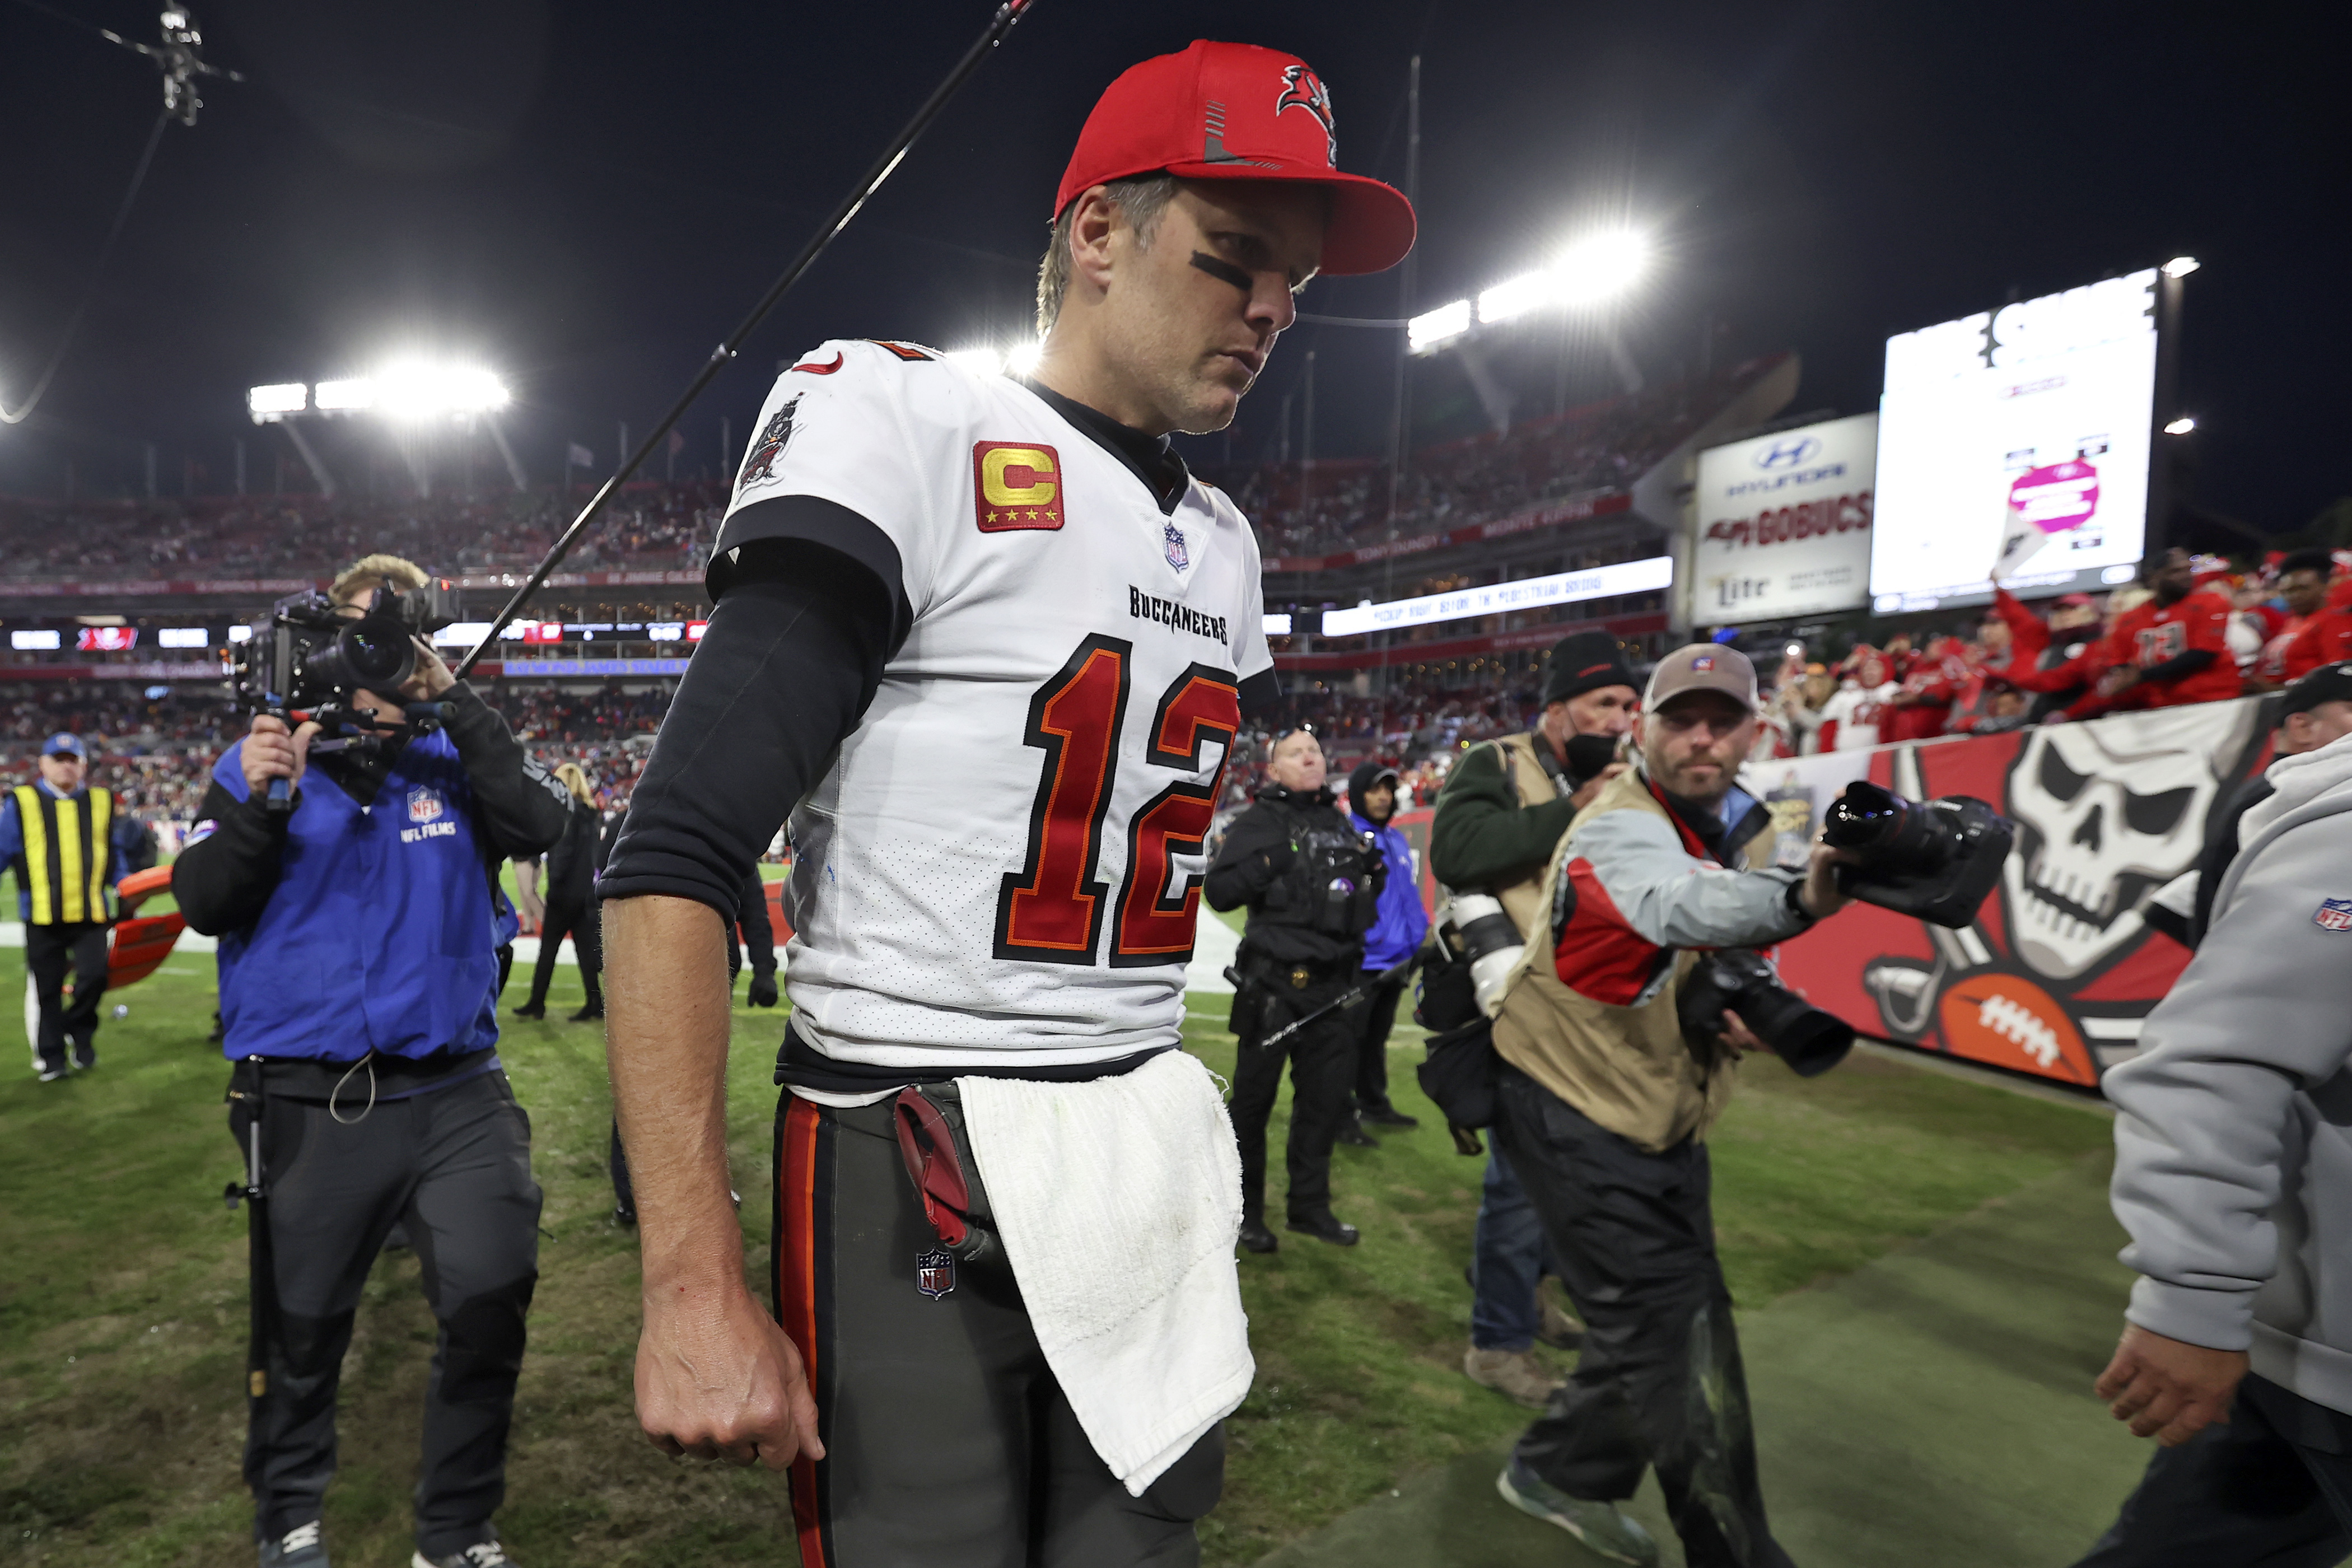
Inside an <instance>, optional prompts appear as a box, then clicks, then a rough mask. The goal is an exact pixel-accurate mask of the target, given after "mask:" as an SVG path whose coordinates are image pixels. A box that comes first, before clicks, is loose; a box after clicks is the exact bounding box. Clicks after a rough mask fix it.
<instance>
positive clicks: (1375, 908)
mask: <svg viewBox="0 0 2352 1568" xmlns="http://www.w3.org/2000/svg"><path fill="white" fill-rule="evenodd" d="M1325 798H1326V799H1328V797H1325ZM1259 804H1260V805H1264V806H1265V807H1266V808H1267V809H1269V810H1272V811H1276V812H1278V813H1280V814H1281V816H1282V818H1283V820H1284V822H1285V823H1286V826H1288V827H1289V829H1290V845H1291V848H1292V849H1293V850H1295V851H1296V852H1297V853H1296V856H1295V858H1293V859H1292V860H1291V862H1290V865H1289V867H1288V868H1286V870H1285V871H1284V872H1283V873H1282V875H1281V876H1280V877H1278V878H1276V879H1275V882H1274V885H1273V886H1271V887H1269V888H1268V889H1266V890H1265V898H1264V899H1263V900H1260V901H1259V903H1258V904H1257V905H1256V906H1255V908H1253V909H1252V910H1250V920H1251V921H1252V922H1253V923H1264V924H1266V925H1277V926H1296V927H1297V928H1298V929H1300V930H1302V931H1313V932H1314V933H1316V934H1317V935H1318V936H1326V937H1329V938H1330V939H1331V940H1332V941H1333V942H1339V943H1347V942H1355V941H1358V940H1359V939H1360V938H1361V937H1362V936H1363V934H1364V932H1366V931H1370V929H1371V925H1372V921H1374V920H1375V919H1377V918H1378V917H1379V915H1380V901H1379V896H1378V895H1377V894H1376V893H1374V892H1373V890H1372V872H1371V868H1372V867H1373V865H1374V864H1375V863H1376V859H1377V853H1378V852H1377V851H1367V850H1366V849H1365V847H1364V841H1363V836H1362V835H1361V834H1360V833H1359V832H1357V831H1356V825H1355V824H1354V823H1353V822H1351V821H1349V819H1348V814H1347V813H1345V812H1343V811H1341V810H1340V809H1339V807H1338V806H1336V805H1328V804H1325V805H1308V804H1307V803H1306V799H1305V798H1304V797H1297V798H1291V799H1286V800H1284V801H1282V802H1281V803H1280V804H1278V805H1277V804H1276V802H1274V801H1271V800H1266V799H1264V798H1263V797H1261V800H1260V803H1259Z"/></svg>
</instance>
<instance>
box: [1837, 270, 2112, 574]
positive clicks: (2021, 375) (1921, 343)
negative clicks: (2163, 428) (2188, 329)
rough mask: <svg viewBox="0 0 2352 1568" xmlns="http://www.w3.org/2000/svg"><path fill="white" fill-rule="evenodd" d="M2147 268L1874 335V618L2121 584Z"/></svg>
mask: <svg viewBox="0 0 2352 1568" xmlns="http://www.w3.org/2000/svg"><path fill="white" fill-rule="evenodd" d="M2156 285H2157V272H2156V269H2155V268H2148V269H2147V270H2145V271H2141V272H2134V273H2131V274H2129V275H2128V276H2126V277H2122V278H2111V279H2107V280H2106V281H2105V282H2101V283H2093V284H2090V285H2088V286H2087V287H2084V288H2081V289H2067V290H2066V291H2065V292H2064V293H2062V294H2050V295H2045V296H2043V297H2042V298H2041V299H2039V300H2019V301H2018V302H2017V303H2015V304H2011V305H2004V306H2002V307H2001V308H2000V310H1983V311H1979V312H1978V313H1977V314H1975V315H1972V316H1964V317H1962V318H1961V319H1960V320H1958V321H1945V322H1942V323H1940V324H1938V325H1937V326H1932V327H1923V328H1921V329H1920V330H1919V331H1916V332H1904V333H1902V334H1900V335H1898V336H1895V337H1892V338H1889V339H1888V340H1887V341H1886V384H1885V391H1884V392H1883V393H1882V394H1881V395H1880V398H1879V419H1878V472H1877V487H1878V488H1877V497H1876V508H1875V516H1874V520H1873V526H1872V529H1871V534H1870V540H1871V551H1870V592H1871V596H1872V605H1873V607H1874V609H1876V610H1877V611H1879V612H1880V613H1881V614H1892V613H1895V612H1898V611H1903V610H1927V609H1934V608H1936V607H1937V605H1944V604H1950V603H1955V602H1961V603H1966V602H1978V601H1981V600H1983V599H1986V598H1989V597H1990V595H1991V592H1992V586H1991V578H1992V577H1993V576H1994V575H1995V574H1999V575H2000V576H2001V577H2002V579H2003V580H2004V581H2005V582H2007V584H2009V587H2010V589H2011V592H2013V593H2016V594H2019V595H2025V596H2032V595H2045V594H2058V593H2065V592H2070V591H2086V592H2087V591H2096V590H2098V589H2102V588H2108V587H2113V586H2114V585H2116V584H2119V583H2127V582H2129V581H2131V580H2132V578H2133V576H2134V574H2135V573H2136V571H2137V567H2138V564H2139V560H2140V556H2141V554H2142V553H2143V549H2144V546H2145V542H2146V540H2147V495H2148V457H2149V439H2150V437H2149V431H2150V428H2151V426H2152V424H2153V418H2152V416H2153V413H2154V409H2155V404H2156V344H2157V331H2156Z"/></svg>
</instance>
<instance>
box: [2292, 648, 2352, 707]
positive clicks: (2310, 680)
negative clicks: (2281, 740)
mask: <svg viewBox="0 0 2352 1568" xmlns="http://www.w3.org/2000/svg"><path fill="white" fill-rule="evenodd" d="M2325 702H2352V661H2347V662H2346V663H2343V664H2323V665H2321V666H2320V667H2319V668H2317V669H2315V670H2313V671H2312V672H2311V673H2310V674H2308V675H2306V676H2304V677H2303V678H2302V679H2299V680H2297V681H2296V682H2295V683H2294V685H2292V686H2290V687H2288V688H2287V689H2286V700H2284V701H2283V702H2281V703H2280V704H2279V719H2280V720H2281V721H2284V720H2285V719H2286V716H2287V715H2288V714H2290V713H2308V712H2310V711H2312V710H2314V709H2315V708H2317V707H2319V706H2320V705H2321V704H2322V703H2325Z"/></svg>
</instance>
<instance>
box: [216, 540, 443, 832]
mask: <svg viewBox="0 0 2352 1568" xmlns="http://www.w3.org/2000/svg"><path fill="white" fill-rule="evenodd" d="M353 607H354V606H352V605H337V604H336V603H334V601H333V600H331V599H330V598H328V597H327V595H324V594H321V593H319V592H316V591H315V590H314V591H312V592H310V593H305V594H296V595H291V596H289V597H288V598H284V599H280V600H278V603H277V604H275V605H271V606H270V611H269V616H268V619H266V620H262V621H257V622H255V623H254V627H253V636H252V637H250V638H248V639H247V641H245V642H244V643H242V644H238V645H235V647H236V651H234V652H233V653H231V654H230V655H228V656H227V657H228V660H229V663H228V689H229V701H230V703H231V705H232V706H234V707H235V708H236V710H238V711H239V712H243V713H268V714H272V715H275V716H276V717H278V718H279V719H290V716H291V715H292V714H293V713H294V712H296V711H298V710H300V711H307V713H308V714H309V716H310V718H311V719H312V720H313V721H316V722H317V723H318V725H319V726H320V729H321V730H322V731H325V733H324V735H322V736H321V737H320V739H318V740H315V741H313V742H310V751H311V752H312V754H314V755H315V754H318V753H320V752H341V751H349V750H352V748H354V747H358V748H362V749H363V748H367V747H372V746H373V745H375V744H376V741H377V738H376V736H375V734H374V733H373V731H374V730H375V729H377V728H379V727H384V728H391V727H395V726H396V725H397V724H398V723H406V724H413V725H415V726H417V727H419V728H423V729H430V728H432V727H433V726H434V725H435V724H436V723H437V722H439V721H440V718H441V711H442V710H441V704H439V703H437V702H411V703H406V704H404V708H403V712H402V714H401V716H400V718H399V720H398V721H394V723H392V724H385V723H383V720H382V719H380V718H379V719H373V720H363V719H362V714H361V713H360V712H358V711H356V710H353V709H352V705H351V698H352V693H353V692H356V691H362V690H366V691H373V692H377V693H380V694H383V695H385V696H391V695H392V694H394V693H395V692H397V691H398V690H399V689H401V688H402V687H403V686H404V685H406V684H407V683H408V681H409V680H410V679H412V678H413V677H414V676H415V674H416V640H415V639H416V638H418V637H427V636H430V635H431V634H432V633H434V632H437V631H439V630H440V629H441V628H442V627H443V626H448V625H449V624H451V623H452V622H454V621H455V620H456V619H457V584H454V583H451V582H450V581H449V580H448V579H447V578H446V577H443V578H435V579H433V580H431V581H429V582H427V583H426V584H425V585H424V586H423V587H421V588H413V589H410V590H409V591H408V592H406V593H402V592H401V591H400V590H398V589H396V588H393V587H390V586H388V585H387V586H384V587H381V588H378V589H376V590H375V592H374V593H373V595H370V597H369V598H368V600H367V601H366V602H365V604H363V605H359V606H357V607H358V608H359V610H360V613H359V614H358V615H356V616H354V615H352V614H351V613H350V612H351V610H352V608H353ZM368 711H369V713H370V714H371V715H372V714H373V710H368ZM267 804H268V809H270V810H271V811H286V810H290V809H291V807H292V798H291V795H290V792H289V790H288V788H287V785H286V781H285V780H284V779H273V780H272V781H270V786H269V795H268V802H267Z"/></svg>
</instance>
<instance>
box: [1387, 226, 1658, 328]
mask: <svg viewBox="0 0 2352 1568" xmlns="http://www.w3.org/2000/svg"><path fill="white" fill-rule="evenodd" d="M1649 258H1650V245H1649V241H1648V240H1647V239H1645V238H1643V237H1642V236H1641V235H1639V234H1636V233H1634V232H1633V230H1631V229H1615V230H1611V231H1609V232H1607V233H1602V234H1595V235H1590V236H1587V237H1585V238H1583V239H1580V240H1578V241H1577V242H1576V243H1575V244H1573V245H1571V246H1570V247H1568V248H1567V249H1565V250H1563V251H1561V252H1560V253H1559V259H1558V260H1557V261H1555V262H1554V263H1553V264H1552V265H1551V266H1549V267H1547V268H1543V269H1542V270H1541V271H1539V272H1524V273H1521V274H1520V275H1519V276H1518V277H1517V278H1511V279H1505V280H1504V281H1503V282H1500V283H1497V284H1496V285H1495V286H1494V287H1493V288H1491V289H1486V291H1485V292H1484V293H1482V294H1480V295H1479V296H1478V298H1477V301H1476V303H1475V307H1474V306H1473V304H1472V302H1471V301H1470V300H1454V302H1453V303H1452V304H1450V305H1440V306H1439V307H1438V308H1437V309H1436V310H1431V311H1428V312H1427V313H1425V314H1423V315H1419V316H1415V317H1413V318H1412V320H1411V321H1407V322H1406V323H1405V343H1406V346H1407V347H1408V348H1410V349H1411V350H1412V352H1413V353H1417V354H1418V353H1429V352H1430V351H1431V350H1433V349H1437V348H1442V347H1444V345H1445V344H1447V343H1449V342H1453V341H1454V339H1455V338H1458V337H1460V336H1461V335H1462V334H1463V333H1465V332H1466V331H1469V330H1470V329H1471V327H1472V325H1473V324H1474V323H1475V325H1478V326H1482V327H1492V326H1499V325H1501V324H1502V323H1503V322H1505V321H1514V320H1516V319H1517V318H1518V317H1520V316H1524V315H1526V314H1527V313H1528V311H1530V310H1541V309H1543V308H1544V307H1545V306H1547V305H1597V304H1599V303H1601V301H1602V300H1610V299H1613V298H1615V297H1616V296H1617V295H1619V294H1622V293H1623V292H1624V291H1625V290H1626V289H1629V288H1631V287H1632V286H1633V283H1634V282H1635V281H1636V280H1638V279H1640V278H1641V276H1642V272H1643V268H1645V267H1646V266H1647V265H1648V264H1649Z"/></svg>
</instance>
